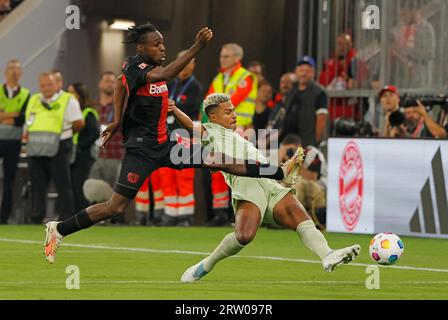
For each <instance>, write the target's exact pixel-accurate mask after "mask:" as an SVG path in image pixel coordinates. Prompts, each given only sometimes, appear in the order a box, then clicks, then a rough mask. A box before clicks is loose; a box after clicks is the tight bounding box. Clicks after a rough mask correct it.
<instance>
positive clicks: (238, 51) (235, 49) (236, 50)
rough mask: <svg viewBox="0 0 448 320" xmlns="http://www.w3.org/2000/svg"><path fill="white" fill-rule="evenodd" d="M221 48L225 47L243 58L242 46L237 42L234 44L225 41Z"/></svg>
mask: <svg viewBox="0 0 448 320" xmlns="http://www.w3.org/2000/svg"><path fill="white" fill-rule="evenodd" d="M222 48H223V49H224V48H226V49H230V50H232V51H233V52H234V53H235V55H236V56H237V57H238V58H239V59H240V60H243V58H244V50H243V48H242V47H241V46H240V45H239V44H236V43H226V44H225V45H223V46H222Z"/></svg>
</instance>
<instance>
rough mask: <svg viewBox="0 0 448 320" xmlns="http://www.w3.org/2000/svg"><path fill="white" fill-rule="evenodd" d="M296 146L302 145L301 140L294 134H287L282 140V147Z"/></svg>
mask: <svg viewBox="0 0 448 320" xmlns="http://www.w3.org/2000/svg"><path fill="white" fill-rule="evenodd" d="M290 144H293V145H296V146H300V145H301V144H302V139H300V137H299V136H298V135H296V134H288V135H287V136H286V137H285V138H284V139H283V140H282V145H290Z"/></svg>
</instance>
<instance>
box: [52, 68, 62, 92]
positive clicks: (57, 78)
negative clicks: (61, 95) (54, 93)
mask: <svg viewBox="0 0 448 320" xmlns="http://www.w3.org/2000/svg"><path fill="white" fill-rule="evenodd" d="M51 73H52V74H53V77H54V80H55V81H56V88H57V90H58V92H61V91H64V76H63V75H62V72H61V71H59V70H53V71H52V72H51Z"/></svg>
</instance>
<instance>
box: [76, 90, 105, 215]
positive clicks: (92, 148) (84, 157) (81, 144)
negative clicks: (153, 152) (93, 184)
mask: <svg viewBox="0 0 448 320" xmlns="http://www.w3.org/2000/svg"><path fill="white" fill-rule="evenodd" d="M68 92H70V93H71V94H73V95H74V96H75V97H76V99H77V100H78V102H79V105H80V107H81V110H82V116H83V118H84V122H85V126H84V128H82V130H81V131H80V132H79V133H75V134H74V136H73V144H74V145H75V161H74V163H73V164H72V165H71V167H70V169H71V178H72V187H73V196H74V206H75V211H76V212H79V211H81V210H82V209H83V208H86V207H87V206H88V205H89V202H88V201H87V200H86V198H85V197H84V193H83V185H84V182H85V181H86V180H87V178H88V177H89V173H90V169H91V168H92V165H93V163H94V162H95V160H96V159H97V158H98V153H99V147H98V146H97V145H96V144H95V141H96V140H97V139H98V137H99V135H100V129H99V123H98V121H99V115H98V112H97V111H96V110H95V109H93V108H92V105H93V104H92V103H91V101H90V97H89V93H88V91H87V87H86V86H85V85H84V84H82V83H74V84H72V85H70V86H69V87H68Z"/></svg>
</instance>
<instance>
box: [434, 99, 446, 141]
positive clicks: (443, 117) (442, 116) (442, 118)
mask: <svg viewBox="0 0 448 320" xmlns="http://www.w3.org/2000/svg"><path fill="white" fill-rule="evenodd" d="M447 110H448V106H446V105H445V106H443V109H442V111H441V112H440V114H439V117H438V121H437V123H438V124H439V125H440V126H441V127H442V128H443V129H445V138H443V139H447V138H448V136H447V135H448V112H447Z"/></svg>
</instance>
